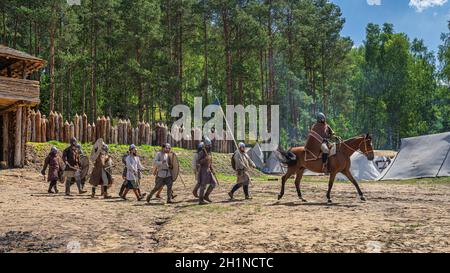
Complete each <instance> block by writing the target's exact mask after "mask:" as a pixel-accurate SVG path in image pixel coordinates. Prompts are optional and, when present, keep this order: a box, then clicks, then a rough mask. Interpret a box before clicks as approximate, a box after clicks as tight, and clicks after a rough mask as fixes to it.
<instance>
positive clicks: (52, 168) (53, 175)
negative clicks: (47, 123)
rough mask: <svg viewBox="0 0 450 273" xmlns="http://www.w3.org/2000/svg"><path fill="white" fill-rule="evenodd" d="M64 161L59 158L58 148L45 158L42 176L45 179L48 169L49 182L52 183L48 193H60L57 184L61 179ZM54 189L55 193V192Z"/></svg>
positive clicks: (53, 149)
mask: <svg viewBox="0 0 450 273" xmlns="http://www.w3.org/2000/svg"><path fill="white" fill-rule="evenodd" d="M62 165H63V164H62V161H61V159H60V157H59V156H58V149H57V148H56V147H52V149H51V150H50V153H49V154H48V155H47V157H46V158H45V162H44V167H43V168H42V171H41V173H42V175H43V176H44V177H45V171H46V170H47V167H48V176H47V181H48V182H49V183H50V185H49V188H48V193H50V194H53V193H58V188H57V186H56V185H57V183H58V180H59V179H60V173H61V172H62V170H63V166H62ZM53 189H54V190H55V191H53Z"/></svg>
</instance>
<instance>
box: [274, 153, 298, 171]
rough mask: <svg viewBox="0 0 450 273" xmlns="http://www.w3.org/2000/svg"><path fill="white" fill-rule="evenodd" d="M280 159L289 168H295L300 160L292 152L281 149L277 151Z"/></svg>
mask: <svg viewBox="0 0 450 273" xmlns="http://www.w3.org/2000/svg"><path fill="white" fill-rule="evenodd" d="M277 152H278V153H277V155H278V159H279V160H280V162H281V163H282V164H284V165H287V166H289V167H291V166H295V165H296V164H297V161H298V158H297V156H296V155H295V154H294V153H293V152H292V151H291V150H289V151H284V150H282V149H281V148H279V149H278V151H277Z"/></svg>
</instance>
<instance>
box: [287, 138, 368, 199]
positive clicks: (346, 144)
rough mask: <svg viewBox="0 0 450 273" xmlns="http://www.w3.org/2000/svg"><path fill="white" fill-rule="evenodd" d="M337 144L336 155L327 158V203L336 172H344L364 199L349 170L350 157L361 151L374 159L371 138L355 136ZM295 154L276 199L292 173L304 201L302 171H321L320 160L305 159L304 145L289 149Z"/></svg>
mask: <svg viewBox="0 0 450 273" xmlns="http://www.w3.org/2000/svg"><path fill="white" fill-rule="evenodd" d="M336 145H337V147H336V148H337V149H336V152H337V153H336V155H335V156H332V157H330V158H329V160H328V166H329V170H330V180H329V184H328V192H327V199H328V203H332V201H331V189H332V188H333V184H334V180H335V178H336V175H337V174H338V173H342V174H344V175H345V176H346V177H347V178H348V179H349V180H350V181H351V182H352V184H353V185H354V186H355V188H356V190H357V191H358V194H359V196H360V198H361V200H362V201H366V199H365V198H364V194H363V193H362V191H361V189H360V188H359V185H358V182H356V179H355V178H354V177H353V175H352V173H351V172H350V165H351V160H350V157H351V156H352V155H353V154H354V153H355V152H357V151H361V153H362V154H364V155H365V156H366V157H367V159H368V160H370V161H372V160H373V159H374V153H373V148H372V138H371V137H370V135H369V134H367V135H363V136H357V137H354V138H351V139H349V140H346V141H343V142H340V143H338V144H336ZM291 152H293V153H294V154H295V155H296V156H297V159H296V161H294V162H290V164H289V168H288V171H287V173H286V175H284V176H283V178H282V182H281V191H280V194H279V195H278V200H281V198H283V195H284V189H285V185H286V181H287V180H288V179H289V178H290V177H291V176H292V175H294V174H297V177H296V179H295V187H296V188H297V194H298V197H299V198H300V200H302V201H303V202H306V200H305V199H303V197H302V192H301V190H300V182H301V180H302V177H303V172H304V171H305V170H306V169H308V170H310V171H313V172H316V173H321V172H322V160H321V159H318V160H314V161H305V148H304V147H297V148H293V149H292V150H291Z"/></svg>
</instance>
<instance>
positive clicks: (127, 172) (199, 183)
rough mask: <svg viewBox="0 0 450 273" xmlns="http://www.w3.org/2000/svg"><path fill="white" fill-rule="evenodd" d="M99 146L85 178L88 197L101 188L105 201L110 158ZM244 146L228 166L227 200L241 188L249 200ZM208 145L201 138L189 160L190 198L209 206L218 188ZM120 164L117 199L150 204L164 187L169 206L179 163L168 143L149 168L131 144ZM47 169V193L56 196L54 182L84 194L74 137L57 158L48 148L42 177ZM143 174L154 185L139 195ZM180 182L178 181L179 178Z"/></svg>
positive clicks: (84, 167) (81, 159)
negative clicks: (232, 180)
mask: <svg viewBox="0 0 450 273" xmlns="http://www.w3.org/2000/svg"><path fill="white" fill-rule="evenodd" d="M100 143H101V145H97V144H96V145H94V148H93V149H94V150H93V151H92V153H91V157H90V159H91V161H92V162H94V166H93V169H92V172H91V174H90V176H89V180H88V181H89V184H90V185H91V188H92V190H91V197H92V198H95V197H96V189H97V187H99V186H100V187H101V196H102V197H103V198H105V199H110V198H112V197H111V195H109V194H108V190H109V189H110V188H111V186H112V184H113V176H112V168H113V162H112V157H111V155H110V154H109V148H108V145H106V144H104V143H103V142H100ZM245 147H246V146H245V144H244V143H240V144H239V148H238V150H237V151H236V152H235V153H234V154H233V157H232V160H231V161H232V163H231V164H232V167H233V169H234V170H235V171H236V176H237V182H236V185H234V186H233V188H232V189H231V191H230V192H229V193H228V195H229V197H230V199H231V200H232V199H234V194H235V192H236V191H237V190H239V189H240V188H243V189H244V194H245V198H246V199H251V196H250V193H249V185H250V183H251V182H250V181H251V179H250V169H251V168H256V166H255V164H254V163H253V161H252V160H251V159H250V157H249V156H248V155H247V154H246V151H245ZM211 148H212V142H211V140H209V139H208V138H205V140H204V142H201V143H200V144H199V146H198V149H197V151H196V153H194V156H193V161H192V169H193V172H194V176H195V183H196V184H195V186H194V190H193V192H192V193H193V195H194V197H195V198H198V202H199V204H200V205H204V204H208V203H211V202H212V200H211V194H212V192H213V191H214V189H215V188H216V187H217V186H218V185H219V181H218V179H217V176H216V172H215V170H214V167H213V157H212V150H211ZM122 163H123V165H124V168H123V172H122V178H123V183H122V185H121V187H120V191H119V197H120V198H122V199H124V200H127V194H128V193H129V192H130V191H132V192H133V193H134V194H135V196H136V198H137V200H138V201H141V200H143V199H144V198H146V201H147V202H150V201H151V200H152V198H153V197H154V196H156V198H161V192H162V190H163V188H164V187H166V190H167V203H168V204H171V203H173V201H174V199H175V198H176V197H177V196H176V195H175V193H174V191H173V184H174V182H175V181H176V180H177V178H181V176H180V175H179V162H178V159H177V157H176V154H175V153H174V152H173V151H172V147H171V145H170V144H164V145H162V147H161V150H160V151H158V152H157V154H156V156H155V157H154V159H153V168H152V169H151V170H147V169H145V168H144V166H143V165H142V163H141V160H140V157H139V155H138V149H137V147H136V146H135V145H134V144H133V145H131V146H130V147H129V151H128V153H127V154H126V155H124V156H123V157H122ZM47 169H48V176H47V181H48V182H49V188H48V193H49V194H54V193H58V189H57V184H58V181H60V182H62V183H64V185H65V195H66V196H71V195H72V193H71V186H72V185H73V184H76V185H77V189H78V194H80V195H82V194H85V193H87V191H86V190H85V182H86V180H87V177H88V170H89V158H88V157H87V156H86V155H85V154H84V152H83V150H82V148H81V145H79V144H78V142H77V140H76V139H75V138H72V139H71V140H70V146H69V147H68V148H67V149H65V150H64V151H63V152H62V157H60V156H59V151H58V149H57V148H56V147H52V148H51V151H50V153H49V154H48V156H47V157H46V159H45V163H44V167H43V169H42V171H41V173H42V174H43V175H44V177H45V175H46V171H47ZM145 171H152V174H153V175H154V176H155V177H156V178H155V186H154V187H153V189H152V190H151V191H150V193H149V194H146V193H142V191H141V183H140V181H141V179H142V176H143V173H144V172H145ZM181 179H182V178H181Z"/></svg>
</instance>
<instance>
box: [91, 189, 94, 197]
mask: <svg viewBox="0 0 450 273" xmlns="http://www.w3.org/2000/svg"><path fill="white" fill-rule="evenodd" d="M91 198H95V187H92V193H91Z"/></svg>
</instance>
